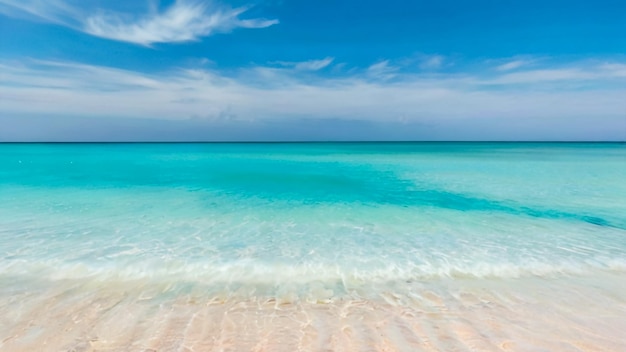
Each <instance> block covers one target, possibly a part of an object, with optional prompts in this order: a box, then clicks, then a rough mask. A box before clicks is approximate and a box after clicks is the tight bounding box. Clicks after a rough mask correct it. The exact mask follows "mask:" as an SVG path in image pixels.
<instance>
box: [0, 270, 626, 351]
mask: <svg viewBox="0 0 626 352" xmlns="http://www.w3.org/2000/svg"><path fill="white" fill-rule="evenodd" d="M607 275H608V276H606V275H605V277H602V275H599V276H600V277H569V278H558V277H557V278H553V279H545V278H542V279H538V278H520V279H507V280H502V279H496V280H484V279H483V280H480V281H478V280H464V281H463V280H462V281H461V282H458V280H457V281H450V282H446V281H442V282H432V283H428V284H426V285H422V286H421V287H422V288H421V289H419V290H415V291H414V292H409V293H408V294H397V293H394V292H391V291H387V292H384V291H381V292H380V293H379V294H378V295H377V297H372V298H358V297H348V296H345V297H330V298H328V299H319V300H315V299H311V298H307V297H298V296H297V295H291V296H290V295H289V294H283V295H282V296H279V295H276V296H274V297H270V296H265V297H262V296H250V297H248V298H245V299H244V298H233V297H225V296H221V297H219V296H213V297H211V296H203V294H202V290H196V291H189V292H180V291H175V290H174V291H167V289H166V290H165V291H163V286H158V287H156V286H151V284H150V283H147V282H140V283H134V284H129V283H125V284H124V283H117V284H111V283H106V282H98V281H95V282H94V281H84V280H83V281H80V280H73V281H71V280H66V281H60V282H48V283H46V284H45V286H47V288H43V286H40V287H39V290H40V291H29V290H28V289H27V288H23V289H22V290H13V291H10V290H7V289H5V290H3V292H2V297H0V315H1V316H3V321H2V325H0V332H2V340H0V348H1V349H2V350H6V351H16V352H20V351H34V350H37V351H452V350H459V351H536V350H541V349H544V350H550V351H620V350H623V349H624V348H625V347H626V341H624V339H623V337H622V336H621V335H620V332H621V331H623V330H624V329H626V322H624V320H623V316H624V314H625V313H626V299H625V298H624V297H623V295H620V282H619V279H620V278H623V276H622V275H620V274H607ZM557 290H560V293H566V294H567V295H566V296H565V295H564V296H561V295H560V293H559V292H558V291H557Z"/></svg>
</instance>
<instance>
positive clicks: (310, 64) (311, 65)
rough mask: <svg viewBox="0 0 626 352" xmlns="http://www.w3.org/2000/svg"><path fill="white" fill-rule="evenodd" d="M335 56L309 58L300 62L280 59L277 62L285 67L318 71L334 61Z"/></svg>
mask: <svg viewBox="0 0 626 352" xmlns="http://www.w3.org/2000/svg"><path fill="white" fill-rule="evenodd" d="M333 60H334V58H332V57H326V58H324V59H321V60H307V61H300V62H293V61H278V62H276V64H278V65H280V66H284V67H292V68H294V69H296V70H300V71H318V70H321V69H323V68H325V67H328V65H330V64H331V63H332V62H333Z"/></svg>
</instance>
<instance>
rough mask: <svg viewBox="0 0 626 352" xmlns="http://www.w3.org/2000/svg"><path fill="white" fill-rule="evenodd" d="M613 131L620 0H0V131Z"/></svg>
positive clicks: (616, 129)
mask: <svg viewBox="0 0 626 352" xmlns="http://www.w3.org/2000/svg"><path fill="white" fill-rule="evenodd" d="M335 140H339V141H353V140H359V141H364V140H375V141H378V140H417V141H421V140H424V141H431V140H472V141H473V140H503V141H517V140H529V141H538V140H554V141H625V140H626V2H625V1H623V0H594V1H592V0H586V1H581V0H569V1H560V0H558V1H557V0H541V1H539V0H525V1H519V0H456V1H452V0H438V1H433V0H428V1H422V0H385V1H378V0H377V1H373V0H360V1H354V0H343V1H341V0H334V1H329V0H250V1H246V0H230V1H228V0H222V1H210V0H167V1H166V0H161V1H159V0H134V1H127V0H119V1H118V0H0V141H335Z"/></svg>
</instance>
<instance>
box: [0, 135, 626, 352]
mask: <svg viewBox="0 0 626 352" xmlns="http://www.w3.org/2000/svg"><path fill="white" fill-rule="evenodd" d="M229 314H230V315H229ZM237 314H239V315H237ZM0 317H1V318H0V350H6V351H22V350H24V351H26V350H34V349H33V348H35V349H37V350H41V351H46V350H50V351H57V350H72V349H73V350H76V351H78V350H81V348H82V350H85V351H87V350H90V349H91V350H98V348H99V349H100V350H129V351H134V350H137V351H145V350H150V349H152V350H158V351H170V350H171V351H187V350H188V351H204V350H216V351H217V350H233V351H237V350H244V351H245V350H253V349H256V350H259V351H261V350H268V351H276V350H281V348H282V349H283V350H285V351H294V350H296V349H299V350H355V351H356V350H380V351H382V350H407V351H415V350H528V351H537V350H551V351H553V350H568V351H569V350H572V351H581V350H590V351H591V350H603V351H612V350H614V351H619V350H622V351H623V350H626V342H625V339H624V337H623V334H622V333H621V332H622V331H626V144H623V143H596V144H594V143H275V144H273V143H241V144H237V143H232V144H231V143H214V144H201V143H200V144H0ZM225 317H231V318H229V319H226V318H225ZM233 317H234V318H233ZM238 319H239V320H238ZM209 322H210V324H213V325H211V326H210V327H209V326H207V325H206V324H209ZM198 324H201V326H202V328H199V327H198V326H199V325H198ZM202 324H204V325H202ZM194 327H195V328H197V329H196V330H198V331H200V332H194V333H190V332H189V331H190V330H193V329H194ZM129 331H133V333H132V334H131V335H128V334H130V333H129ZM194 331H195V330H194ZM127 335H128V336H127ZM272 344H273V345H272ZM3 346H4V347H3ZM190 346H191V347H190ZM194 346H195V347H194ZM272 346H273V347H272ZM185 348H187V349H185Z"/></svg>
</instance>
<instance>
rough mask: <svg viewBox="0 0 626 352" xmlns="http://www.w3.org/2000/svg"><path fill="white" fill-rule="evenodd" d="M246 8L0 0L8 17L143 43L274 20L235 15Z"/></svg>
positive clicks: (192, 1)
mask: <svg viewBox="0 0 626 352" xmlns="http://www.w3.org/2000/svg"><path fill="white" fill-rule="evenodd" d="M246 10H247V8H246V7H239V8H228V7H224V6H222V7H220V6H217V5H214V4H213V3H210V2H206V1H199V0H176V1H175V2H174V4H172V5H171V6H170V7H168V8H166V9H165V10H164V11H162V12H158V11H157V10H156V7H154V6H152V10H149V11H148V12H147V13H146V14H144V15H141V16H133V15H131V14H129V13H119V12H115V11H110V10H109V11H107V10H102V9H100V10H97V11H96V10H92V11H91V13H88V12H87V11H84V10H79V7H78V6H74V5H72V4H71V3H70V2H68V1H62V0H47V1H42V0H23V1H15V0H0V12H1V13H4V14H6V15H9V16H27V17H33V18H36V19H39V20H43V21H48V22H52V23H56V24H61V25H64V26H67V27H71V28H73V29H76V30H80V31H83V32H85V33H88V34H91V35H94V36H98V37H102V38H107V39H112V40H118V41H124V42H130V43H135V44H140V45H146V46H148V45H151V44H154V43H176V42H186V41H193V40H198V39H199V38H201V37H205V36H209V35H212V34H215V33H225V32H230V31H232V30H233V29H235V28H265V27H269V26H272V25H274V24H277V23H278V20H266V19H241V18H239V16H240V15H242V14H243V13H244V12H245V11H246Z"/></svg>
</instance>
